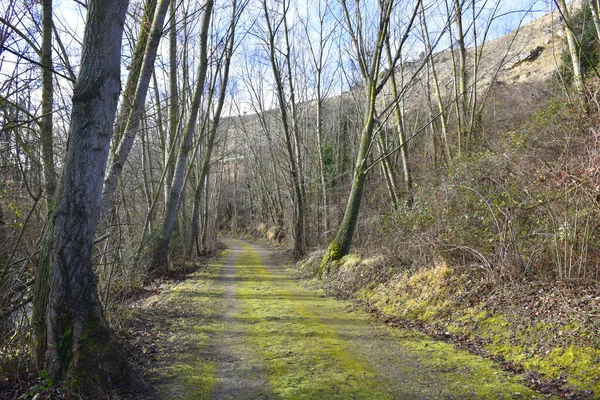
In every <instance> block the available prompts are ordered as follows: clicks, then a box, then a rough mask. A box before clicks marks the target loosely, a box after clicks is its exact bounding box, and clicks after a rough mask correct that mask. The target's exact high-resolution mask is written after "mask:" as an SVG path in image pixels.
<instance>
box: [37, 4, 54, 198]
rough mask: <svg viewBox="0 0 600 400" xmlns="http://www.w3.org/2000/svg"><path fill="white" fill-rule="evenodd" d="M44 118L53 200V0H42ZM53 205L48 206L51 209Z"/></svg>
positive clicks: (48, 191)
mask: <svg viewBox="0 0 600 400" xmlns="http://www.w3.org/2000/svg"><path fill="white" fill-rule="evenodd" d="M41 50H42V51H41V56H42V60H41V61H42V65H43V68H42V118H41V123H40V140H41V142H42V162H43V164H44V180H45V188H46V199H48V202H50V201H51V199H52V196H54V191H55V189H56V177H57V175H56V171H55V169H54V144H53V142H54V140H53V137H52V111H53V102H54V100H53V98H54V89H53V83H52V0H42V49H41ZM51 208H52V207H50V206H49V207H48V209H49V210H50V209H51Z"/></svg>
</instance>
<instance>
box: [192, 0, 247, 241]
mask: <svg viewBox="0 0 600 400" xmlns="http://www.w3.org/2000/svg"><path fill="white" fill-rule="evenodd" d="M236 20H237V1H236V0H233V3H232V12H231V20H230V24H229V37H228V41H227V49H226V50H225V52H226V53H225V60H224V64H223V65H222V68H223V76H222V79H221V84H220V87H221V91H220V92H219V99H218V101H217V108H216V110H215V114H214V119H213V122H212V124H210V130H209V133H208V137H207V138H206V151H205V153H204V157H203V158H202V166H201V167H200V176H199V177H198V184H197V186H196V193H195V199H194V212H193V214H194V216H193V217H192V235H191V242H190V249H191V248H192V247H193V244H194V243H195V244H196V247H198V217H199V210H197V209H196V207H197V206H198V205H199V204H200V201H199V200H200V196H201V194H202V192H203V189H204V185H205V184H206V182H208V173H209V166H210V158H211V156H212V151H213V147H214V142H215V137H216V136H217V130H218V128H219V123H220V120H221V113H222V112H223V105H224V104H225V96H226V95H227V84H228V82H229V67H230V65H231V58H232V56H233V49H234V45H235V25H236ZM220 67H221V66H220ZM217 73H218V71H215V76H216V75H217ZM215 82H216V81H215ZM214 86H216V85H213V89H214ZM212 92H213V90H211V93H212ZM207 190H208V189H207ZM206 198H207V199H208V196H206ZM205 207H206V204H205ZM206 223H207V222H206V220H205V221H204V224H206ZM203 233H204V232H203ZM204 239H205V238H204V235H203V240H204ZM202 250H203V251H206V249H205V248H204V243H202Z"/></svg>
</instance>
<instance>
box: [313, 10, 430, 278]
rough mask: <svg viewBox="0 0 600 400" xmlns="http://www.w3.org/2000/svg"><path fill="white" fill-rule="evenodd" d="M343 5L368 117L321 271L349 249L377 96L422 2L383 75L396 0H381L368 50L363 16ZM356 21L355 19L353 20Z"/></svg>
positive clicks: (413, 13)
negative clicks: (352, 13) (343, 207)
mask: <svg viewBox="0 0 600 400" xmlns="http://www.w3.org/2000/svg"><path fill="white" fill-rule="evenodd" d="M341 3H342V8H343V12H344V17H345V20H346V26H347V28H348V32H349V33H350V36H351V39H352V42H353V45H354V49H355V52H356V60H357V62H358V65H359V68H360V70H361V74H362V76H363V80H364V82H365V105H366V107H365V116H364V119H363V128H362V132H361V137H360V145H359V149H358V153H357V156H356V163H355V166H354V176H353V180H352V189H351V191H350V196H349V198H348V203H347V205H346V211H345V213H344V218H343V219H342V222H341V224H340V227H339V228H338V231H337V234H336V236H335V239H334V240H333V241H332V242H331V244H330V245H329V247H328V249H327V252H326V253H325V256H324V257H323V260H322V262H321V274H323V273H325V272H326V269H327V266H328V264H329V262H330V261H335V260H339V259H340V258H342V257H343V256H345V255H346V254H348V252H349V251H350V246H351V244H352V237H353V235H354V230H355V228H356V223H357V221H358V213H359V210H360V203H361V200H362V194H363V190H364V186H365V182H366V178H367V173H368V171H369V165H368V158H369V153H370V151H371V145H372V143H373V139H374V138H373V135H374V130H375V115H376V106H375V104H376V101H377V96H378V95H379V94H380V93H381V90H382V89H383V87H384V85H385V83H386V82H387V80H388V79H389V78H390V76H391V74H392V71H393V69H394V68H395V66H396V62H397V61H398V59H399V58H400V55H401V52H402V46H403V44H404V42H405V41H406V39H407V37H408V34H409V32H410V30H411V29H412V25H413V23H414V20H415V18H416V16H417V12H418V7H419V2H417V4H416V6H415V9H414V10H413V12H412V17H411V19H410V23H409V24H408V25H407V26H406V30H405V32H404V33H403V35H402V37H401V40H400V41H398V44H397V48H396V52H395V53H394V55H393V56H392V58H391V62H390V65H389V69H388V71H387V72H385V73H384V74H383V75H382V76H380V66H381V61H382V55H383V51H384V47H385V42H386V40H387V38H388V35H389V24H390V16H391V13H392V9H393V6H394V1H393V0H388V1H381V2H379V7H380V16H379V21H378V25H377V26H378V31H377V39H376V42H375V43H374V46H373V47H372V49H371V50H369V51H366V50H365V47H364V43H363V39H362V38H363V34H364V32H363V31H362V29H363V28H362V27H363V22H362V17H361V15H360V10H359V9H357V10H356V14H355V16H354V18H352V17H351V16H350V12H349V9H348V6H347V3H346V0H342V1H341ZM353 21H354V22H353Z"/></svg>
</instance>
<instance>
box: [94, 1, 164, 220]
mask: <svg viewBox="0 0 600 400" xmlns="http://www.w3.org/2000/svg"><path fill="white" fill-rule="evenodd" d="M169 2H170V0H160V3H159V6H158V10H157V12H156V13H155V16H154V20H153V22H152V28H151V30H150V36H149V38H148V41H147V43H146V48H145V51H144V61H143V64H142V68H141V70H140V76H139V81H138V84H137V88H136V90H135V94H134V95H133V96H132V99H131V100H132V104H131V107H130V111H129V116H128V117H127V121H126V126H125V130H124V133H125V134H124V135H123V136H122V139H121V141H120V142H119V146H118V147H117V150H116V151H115V153H114V155H113V157H112V160H111V162H110V163H109V165H110V168H109V171H108V174H107V176H106V179H105V181H104V190H103V193H102V201H101V203H100V216H101V218H102V217H103V216H105V215H107V214H108V212H109V211H110V209H111V207H112V203H113V199H114V196H115V192H116V190H117V185H118V184H119V178H120V177H121V173H122V172H123V167H124V166H125V162H126V161H127V157H128V156H129V152H130V151H131V147H132V146H133V142H134V141H135V137H136V135H137V132H138V130H139V128H140V121H141V117H142V112H143V110H144V104H145V102H146V94H147V93H148V87H149V86H150V79H151V78H152V73H153V72H154V61H155V59H156V53H157V51H158V44H159V43H160V37H161V34H162V30H163V25H164V21H165V17H166V14H167V8H168V7H169Z"/></svg>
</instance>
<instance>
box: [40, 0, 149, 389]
mask: <svg viewBox="0 0 600 400" xmlns="http://www.w3.org/2000/svg"><path fill="white" fill-rule="evenodd" d="M127 4H128V0H91V1H90V3H89V6H88V14H87V21H86V30H85V35H84V40H83V47H82V53H81V54H82V58H81V70H80V73H79V77H78V79H77V82H76V83H75V87H74V89H73V108H72V112H71V123H70V128H69V137H70V140H69V146H68V148H67V153H66V156H65V160H64V167H63V170H62V174H61V178H60V181H59V184H58V187H57V191H56V196H55V208H54V210H53V211H52V213H51V216H50V220H49V223H48V227H47V230H46V233H45V235H44V238H43V242H42V247H41V254H40V261H39V265H38V270H37V273H36V281H35V288H34V300H33V315H32V326H33V345H34V348H33V353H34V356H35V361H36V363H37V366H38V368H39V370H40V371H41V370H44V371H47V372H48V375H49V376H50V378H51V379H52V380H53V381H54V382H55V383H61V384H66V385H67V386H69V387H71V388H73V389H74V390H75V391H77V392H78V394H80V395H82V396H84V397H85V398H101V397H104V396H107V395H108V394H111V393H112V392H113V391H127V390H131V391H135V392H140V391H144V390H146V388H147V386H146V385H145V384H143V381H142V380H141V378H139V377H138V376H137V375H136V374H135V373H134V372H133V371H132V369H131V368H130V366H129V364H128V361H127V358H126V357H125V355H124V353H123V352H122V351H121V348H120V346H119V344H118V343H117V341H116V339H115V336H114V335H113V333H112V332H111V330H110V328H109V326H108V323H107V321H106V319H105V317H104V312H103V309H102V305H101V303H100V300H99V298H98V292H97V288H96V278H95V276H94V271H93V268H92V249H93V242H94V233H95V231H96V224H97V222H98V217H99V205H100V196H101V193H102V176H103V174H104V169H105V167H106V161H107V158H108V150H109V146H110V140H111V135H112V132H113V124H114V121H115V113H116V109H117V101H118V98H119V92H120V89H121V86H120V60H121V37H122V33H123V25H124V21H125V12H126V9H127Z"/></svg>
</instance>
